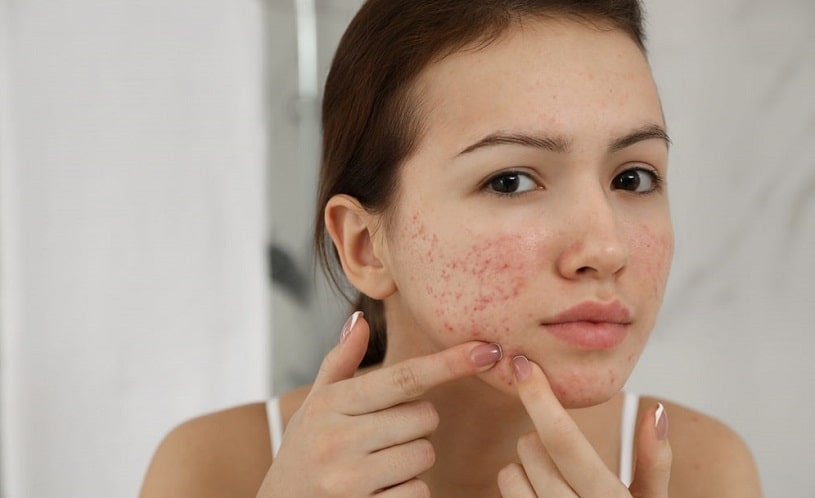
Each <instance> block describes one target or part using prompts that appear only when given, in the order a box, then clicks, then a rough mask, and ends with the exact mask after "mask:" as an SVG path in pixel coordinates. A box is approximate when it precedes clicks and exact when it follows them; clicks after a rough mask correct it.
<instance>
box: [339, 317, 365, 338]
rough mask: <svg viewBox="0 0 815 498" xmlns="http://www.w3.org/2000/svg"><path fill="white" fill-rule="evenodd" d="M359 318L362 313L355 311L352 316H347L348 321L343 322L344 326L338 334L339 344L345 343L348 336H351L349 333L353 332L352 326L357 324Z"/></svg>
mask: <svg viewBox="0 0 815 498" xmlns="http://www.w3.org/2000/svg"><path fill="white" fill-rule="evenodd" d="M360 316H362V312H361V311H355V312H354V314H353V315H351V316H349V317H348V320H346V321H345V325H343V326H342V332H340V344H342V343H343V342H345V340H346V339H348V336H349V335H351V332H353V330H354V325H356V324H357V320H359V317H360Z"/></svg>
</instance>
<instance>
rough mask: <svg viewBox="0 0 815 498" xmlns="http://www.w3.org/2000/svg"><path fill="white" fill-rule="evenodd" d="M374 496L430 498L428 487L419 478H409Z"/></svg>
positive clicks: (383, 497)
mask: <svg viewBox="0 0 815 498" xmlns="http://www.w3.org/2000/svg"><path fill="white" fill-rule="evenodd" d="M374 496H376V498H430V488H429V487H428V486H427V484H425V483H424V482H423V481H420V480H419V479H411V480H409V481H407V482H403V483H402V484H399V485H398V486H393V487H392V488H388V489H385V490H383V491H381V492H379V493H377V494H375V495H374Z"/></svg>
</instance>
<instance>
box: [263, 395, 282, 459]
mask: <svg viewBox="0 0 815 498" xmlns="http://www.w3.org/2000/svg"><path fill="white" fill-rule="evenodd" d="M266 420H267V421H268V423H269V439H270V440H271V441H270V443H271V447H272V457H276V456H277V452H278V451H279V450H280V442H281V441H282V440H283V416H282V415H281V413H280V398H278V397H277V396H275V397H273V398H271V399H269V400H268V401H266Z"/></svg>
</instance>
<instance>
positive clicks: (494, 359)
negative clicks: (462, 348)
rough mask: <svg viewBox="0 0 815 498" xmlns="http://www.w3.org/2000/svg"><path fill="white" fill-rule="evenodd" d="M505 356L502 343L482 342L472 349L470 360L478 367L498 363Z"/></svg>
mask: <svg viewBox="0 0 815 498" xmlns="http://www.w3.org/2000/svg"><path fill="white" fill-rule="evenodd" d="M503 357H504V351H503V350H502V349H501V345H500V344H497V343H492V344H481V345H480V346H476V347H474V348H473V349H472V351H470V360H472V362H473V365H475V366H477V367H488V366H490V365H494V364H495V363H498V362H499V361H500V360H501V358H503Z"/></svg>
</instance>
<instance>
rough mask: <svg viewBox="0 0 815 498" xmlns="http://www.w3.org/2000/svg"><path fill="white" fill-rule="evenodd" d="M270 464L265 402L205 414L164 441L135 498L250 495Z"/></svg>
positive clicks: (254, 492) (183, 424)
mask: <svg viewBox="0 0 815 498" xmlns="http://www.w3.org/2000/svg"><path fill="white" fill-rule="evenodd" d="M271 462H272V458H271V444H270V442H269V429H268V424H267V418H266V405H265V403H253V404H249V405H243V406H239V407H235V408H230V409H227V410H223V411H218V412H214V413H210V414H207V415H203V416H200V417H197V418H194V419H192V420H188V421H186V422H184V423H182V424H181V425H179V426H178V427H176V428H175V429H173V430H172V431H170V433H169V434H168V435H167V436H166V437H165V438H164V440H163V441H162V442H161V444H160V445H159V447H158V450H156V453H155V455H154V456H153V460H152V462H151V463H150V467H149V469H148V471H147V475H146V477H145V480H144V484H143V485H142V490H141V494H140V496H141V498H163V497H171V496H172V497H176V498H178V497H188V496H189V497H192V496H195V497H208V496H233V497H242V496H247V497H254V496H255V495H256V493H257V489H258V487H259V486H260V483H261V482H262V481H263V477H264V476H265V475H266V470H267V469H268V468H269V466H270V465H271Z"/></svg>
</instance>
